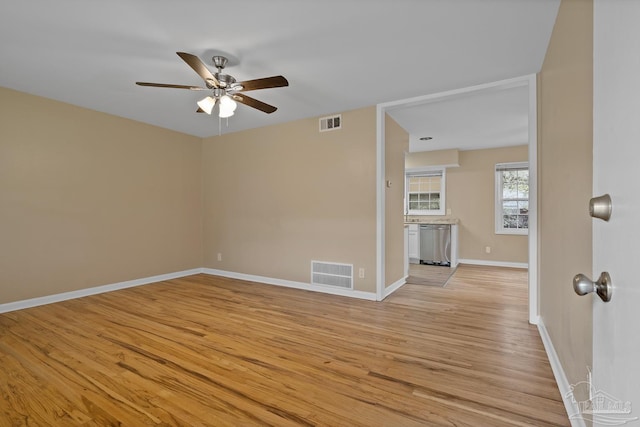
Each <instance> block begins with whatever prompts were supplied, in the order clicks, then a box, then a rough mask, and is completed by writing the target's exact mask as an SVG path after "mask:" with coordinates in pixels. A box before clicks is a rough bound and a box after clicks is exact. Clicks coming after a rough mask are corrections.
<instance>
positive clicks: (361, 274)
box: [358, 268, 364, 279]
mask: <svg viewBox="0 0 640 427" xmlns="http://www.w3.org/2000/svg"><path fill="white" fill-rule="evenodd" d="M358 277H359V278H361V279H364V268H361V269H360V270H359V271H358Z"/></svg>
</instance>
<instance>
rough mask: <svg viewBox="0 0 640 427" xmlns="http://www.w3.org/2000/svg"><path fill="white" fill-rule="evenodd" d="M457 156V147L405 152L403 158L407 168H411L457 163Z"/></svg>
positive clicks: (458, 154)
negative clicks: (405, 154)
mask: <svg viewBox="0 0 640 427" xmlns="http://www.w3.org/2000/svg"><path fill="white" fill-rule="evenodd" d="M459 156H460V153H459V151H458V150H457V149H452V150H436V151H417V152H415V153H408V154H407V156H406V158H405V167H406V168H407V169H412V168H419V167H425V166H451V165H459V164H460V163H459V162H460V160H459Z"/></svg>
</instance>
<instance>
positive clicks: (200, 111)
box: [196, 107, 204, 113]
mask: <svg viewBox="0 0 640 427" xmlns="http://www.w3.org/2000/svg"><path fill="white" fill-rule="evenodd" d="M196 113H204V110H203V109H202V108H200V107H198V109H197V110H196Z"/></svg>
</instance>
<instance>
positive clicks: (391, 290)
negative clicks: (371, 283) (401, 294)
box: [383, 276, 409, 299]
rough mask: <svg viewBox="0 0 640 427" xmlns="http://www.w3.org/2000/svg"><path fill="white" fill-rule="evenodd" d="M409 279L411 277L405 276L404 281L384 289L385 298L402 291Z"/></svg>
mask: <svg viewBox="0 0 640 427" xmlns="http://www.w3.org/2000/svg"><path fill="white" fill-rule="evenodd" d="M408 277H409V276H404V277H403V278H402V279H400V280H398V281H397V282H395V283H393V284H391V285H389V286H387V287H386V288H384V298H386V297H388V296H389V295H391V294H392V293H394V292H395V291H397V290H398V289H400V288H401V287H402V286H403V285H405V284H406V283H407V278H408ZM384 298H383V299H384Z"/></svg>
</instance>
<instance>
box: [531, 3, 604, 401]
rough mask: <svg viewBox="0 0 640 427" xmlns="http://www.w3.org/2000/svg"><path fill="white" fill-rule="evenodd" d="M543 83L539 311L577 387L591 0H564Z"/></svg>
mask: <svg viewBox="0 0 640 427" xmlns="http://www.w3.org/2000/svg"><path fill="white" fill-rule="evenodd" d="M538 82H539V85H538V89H539V109H540V112H539V128H540V129H539V144H538V149H539V153H538V157H539V173H538V177H539V183H538V184H539V187H538V195H539V201H540V203H539V204H540V206H539V230H540V235H539V243H538V244H539V251H540V254H539V262H540V266H539V267H540V271H539V277H540V310H541V313H540V315H541V318H542V321H543V322H544V324H545V326H546V328H547V330H548V332H549V335H550V337H551V340H552V342H553V345H554V347H555V349H556V352H557V353H558V357H559V358H560V362H561V363H562V366H563V369H564V371H565V373H566V375H567V379H568V380H569V383H571V384H574V383H576V382H578V381H584V380H586V375H587V366H591V360H592V347H591V346H592V338H591V337H592V335H591V327H592V326H591V325H592V315H591V298H586V297H578V296H577V295H575V294H574V292H573V289H572V278H573V276H574V275H575V274H576V273H579V272H587V273H589V272H591V271H592V263H591V252H592V249H591V244H592V235H591V226H592V222H591V219H590V217H589V215H588V209H587V206H588V203H589V198H590V197H591V196H592V194H591V193H592V167H591V165H592V164H593V163H592V161H593V159H592V150H593V148H592V146H593V133H592V132H593V115H592V111H593V89H592V88H593V3H592V1H591V0H563V1H562V3H561V5H560V10H559V13H558V17H557V19H556V24H555V27H554V29H553V34H552V37H551V42H550V45H549V48H548V50H547V54H546V57H545V60H544V65H543V67H542V71H541V72H540V74H539V77H538ZM576 397H582V398H584V397H585V396H576ZM579 400H581V399H579Z"/></svg>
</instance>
